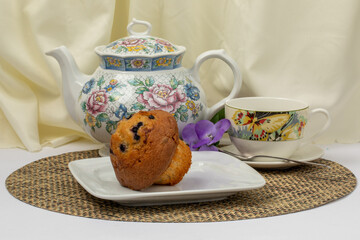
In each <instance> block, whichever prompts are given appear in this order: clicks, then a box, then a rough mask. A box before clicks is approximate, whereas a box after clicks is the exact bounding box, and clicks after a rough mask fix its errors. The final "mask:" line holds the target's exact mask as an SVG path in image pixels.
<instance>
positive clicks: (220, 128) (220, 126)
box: [209, 118, 231, 144]
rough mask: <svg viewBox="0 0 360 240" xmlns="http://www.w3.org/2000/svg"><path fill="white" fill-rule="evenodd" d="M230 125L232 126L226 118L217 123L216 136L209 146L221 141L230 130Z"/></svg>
mask: <svg viewBox="0 0 360 240" xmlns="http://www.w3.org/2000/svg"><path fill="white" fill-rule="evenodd" d="M230 125H231V123H230V120H229V119H226V118H224V119H221V120H219V121H218V122H217V123H215V128H216V134H215V136H214V138H213V140H212V141H211V142H210V143H209V144H214V143H216V142H218V141H220V139H221V138H222V136H223V135H224V133H225V132H226V131H227V130H228V129H229V128H230Z"/></svg>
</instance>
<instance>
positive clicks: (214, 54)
mask: <svg viewBox="0 0 360 240" xmlns="http://www.w3.org/2000/svg"><path fill="white" fill-rule="evenodd" d="M210 58H219V59H221V60H223V61H224V62H225V63H226V64H227V65H229V67H230V68H231V70H232V72H233V74H234V85H233V88H232V90H231V92H230V94H229V96H227V97H226V98H224V99H222V100H220V101H219V102H217V103H215V104H214V105H213V106H211V107H210V108H207V109H206V110H205V116H204V119H208V120H210V119H211V118H212V117H213V116H214V115H215V114H216V113H217V112H218V111H220V109H221V108H222V107H223V106H224V105H225V102H226V101H227V100H229V99H232V98H234V97H236V96H237V95H238V94H239V92H240V89H241V84H242V78H241V72H240V69H239V67H238V65H237V63H236V62H235V61H234V60H233V59H232V58H231V57H230V56H229V55H228V54H227V53H226V52H225V50H224V49H219V50H210V51H206V52H204V53H202V54H200V55H199V56H198V57H197V58H196V60H195V64H194V66H193V68H192V69H191V75H192V76H193V77H194V79H195V80H197V81H198V80H199V79H200V78H199V69H200V66H201V64H202V63H203V62H205V61H206V60H208V59H210Z"/></svg>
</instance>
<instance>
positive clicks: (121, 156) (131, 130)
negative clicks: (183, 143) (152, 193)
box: [110, 110, 179, 190]
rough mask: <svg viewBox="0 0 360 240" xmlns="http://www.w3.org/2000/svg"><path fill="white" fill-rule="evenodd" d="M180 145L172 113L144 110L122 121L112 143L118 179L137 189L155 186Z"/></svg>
mask: <svg viewBox="0 0 360 240" xmlns="http://www.w3.org/2000/svg"><path fill="white" fill-rule="evenodd" d="M178 143H179V132H178V127H177V123H176V120H175V118H174V117H173V116H172V115H171V114H170V113H168V112H165V111H161V110H153V111H148V112H145V111H140V112H138V113H135V114H134V115H133V116H132V117H131V118H129V119H123V120H121V121H120V122H119V124H118V126H117V129H116V132H115V133H114V134H113V135H112V136H111V142H110V159H111V163H112V165H113V167H114V171H115V175H116V178H117V179H118V181H119V182H120V184H121V185H123V186H125V187H128V188H130V189H134V190H141V189H144V188H147V187H149V186H151V185H152V184H153V183H154V181H155V180H156V179H158V178H159V176H160V175H161V174H162V173H163V172H164V171H165V170H166V169H167V168H168V167H169V165H170V163H171V159H172V157H173V155H174V153H175V150H176V147H177V145H178Z"/></svg>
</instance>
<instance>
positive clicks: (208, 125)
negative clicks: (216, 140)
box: [195, 120, 216, 142]
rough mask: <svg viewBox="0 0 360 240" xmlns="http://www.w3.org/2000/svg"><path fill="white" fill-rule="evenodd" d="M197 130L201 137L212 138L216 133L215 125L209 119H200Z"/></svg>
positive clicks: (196, 126)
mask: <svg viewBox="0 0 360 240" xmlns="http://www.w3.org/2000/svg"><path fill="white" fill-rule="evenodd" d="M195 131H196V134H197V136H198V138H199V139H206V138H210V136H215V134H216V128H215V126H214V124H213V123H212V122H210V121H209V120H200V121H198V122H197V123H196V125H195ZM210 141H211V139H210ZM210 141H209V142H210Z"/></svg>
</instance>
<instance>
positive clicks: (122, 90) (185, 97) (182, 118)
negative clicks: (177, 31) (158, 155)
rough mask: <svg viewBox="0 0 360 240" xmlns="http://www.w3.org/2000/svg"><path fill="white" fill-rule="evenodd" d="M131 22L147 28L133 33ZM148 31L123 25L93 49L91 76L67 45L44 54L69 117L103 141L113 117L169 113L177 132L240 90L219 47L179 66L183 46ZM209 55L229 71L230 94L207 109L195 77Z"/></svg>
mask: <svg viewBox="0 0 360 240" xmlns="http://www.w3.org/2000/svg"><path fill="white" fill-rule="evenodd" d="M134 24H143V25H145V26H147V31H146V32H144V33H134V32H133V31H132V30H131V27H132V26H133V25H134ZM150 30H151V25H150V24H149V23H148V22H144V21H138V20H133V22H131V23H130V24H129V26H128V31H129V33H130V36H129V37H127V38H124V39H119V40H117V41H115V42H113V43H111V44H109V45H107V46H100V47H97V48H96V49H95V51H96V53H97V54H98V55H99V56H100V59H101V64H100V66H99V67H98V68H97V69H96V71H95V72H94V73H93V74H92V76H87V75H84V74H82V73H80V72H79V70H78V68H77V66H76V63H75V61H74V60H73V58H72V56H71V54H70V53H69V51H68V50H67V49H66V47H64V46H61V47H59V48H56V49H54V50H52V51H50V52H48V53H47V54H48V55H51V56H53V57H55V58H56V59H57V60H58V62H59V65H60V67H61V70H62V76H63V91H64V99H65V104H66V107H67V109H68V111H69V113H70V115H71V117H72V118H73V119H74V120H75V121H77V122H78V123H79V124H80V125H82V126H83V128H84V130H85V131H86V132H87V133H88V134H89V135H90V136H92V137H93V138H95V139H96V140H98V141H99V142H102V143H105V144H108V143H109V142H110V137H111V134H112V133H113V132H114V131H115V129H116V127H117V123H118V121H120V120H121V119H122V118H124V117H125V118H127V117H129V116H130V115H131V114H133V113H135V112H137V111H140V110H143V111H147V110H155V109H159V110H164V111H167V112H169V113H171V114H172V115H173V116H174V117H175V119H176V120H177V123H178V127H179V132H180V134H181V131H182V129H183V128H184V126H185V125H186V124H188V123H195V122H197V121H199V120H202V119H211V118H212V117H213V116H214V115H215V114H216V113H217V112H218V111H219V110H220V109H221V108H222V107H223V106H224V104H225V102H226V101H227V100H228V99H231V98H234V97H236V96H237V95H238V93H239V92H240V88H241V83H242V82H241V74H240V70H239V68H238V67H237V65H236V62H235V61H234V60H233V59H231V58H230V57H229V56H228V55H227V54H226V53H225V51H224V50H211V51H207V52H205V53H203V54H201V55H200V56H199V57H198V58H197V59H196V61H195V64H194V66H193V68H192V69H190V70H188V69H185V68H183V67H181V59H182V57H183V54H184V52H185V48H184V47H181V46H175V45H172V44H171V43H169V42H167V41H166V40H163V39H159V38H154V37H149V36H148V33H149V32H150ZM144 53H145V54H144ZM209 58H219V59H222V60H223V61H225V62H226V63H227V64H228V65H229V67H230V68H231V69H232V71H233V74H234V86H233V89H232V91H231V93H230V94H229V96H228V97H226V98H224V99H222V100H221V101H219V102H218V103H216V104H215V105H213V106H212V107H210V108H208V107H207V104H206V97H205V93H204V91H203V89H202V87H201V85H200V80H199V75H198V71H199V68H200V66H201V64H202V63H203V62H204V61H205V60H207V59H209Z"/></svg>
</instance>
